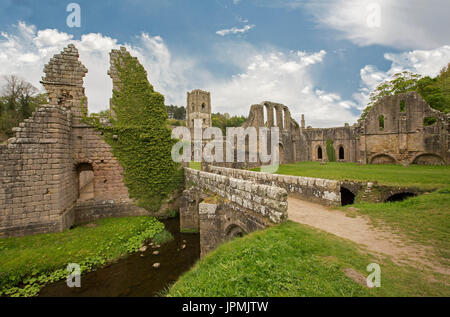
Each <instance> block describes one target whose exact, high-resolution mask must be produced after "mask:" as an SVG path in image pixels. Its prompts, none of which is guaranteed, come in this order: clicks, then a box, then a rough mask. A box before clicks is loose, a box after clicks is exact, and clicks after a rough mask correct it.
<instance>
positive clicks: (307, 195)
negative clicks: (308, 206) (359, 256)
mask: <svg viewBox="0 0 450 317" xmlns="http://www.w3.org/2000/svg"><path fill="white" fill-rule="evenodd" d="M209 169H210V171H211V172H212V173H216V174H219V175H223V176H228V177H233V178H238V179H244V180H247V181H251V182H252V183H256V184H266V185H269V186H277V187H280V188H284V189H285V190H286V192H287V193H288V195H292V196H297V197H298V198H301V199H306V200H309V201H314V202H318V203H321V204H324V205H328V206H338V205H340V203H341V194H340V185H339V182H338V181H335V180H328V179H321V178H312V177H301V176H288V175H277V174H268V173H261V172H253V171H247V170H239V169H232V168H224V167H218V166H210V167H209Z"/></svg>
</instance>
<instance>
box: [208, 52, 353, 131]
mask: <svg viewBox="0 0 450 317" xmlns="http://www.w3.org/2000/svg"><path fill="white" fill-rule="evenodd" d="M239 52H242V51H239ZM325 56H326V52H325V51H320V52H315V53H306V52H291V53H287V54H286V53H281V52H278V51H266V52H264V53H263V54H262V53H260V54H258V55H255V56H253V57H252V58H251V59H250V62H249V64H248V66H247V67H246V68H245V69H244V70H243V71H242V72H241V73H240V74H237V75H235V76H233V77H232V78H231V79H227V80H223V81H216V82H213V83H211V84H209V85H207V86H206V89H207V90H209V91H211V92H212V95H211V98H212V102H213V105H214V111H220V112H228V113H231V114H236V113H240V114H245V115H247V114H248V110H249V106H250V105H252V104H255V103H259V102H262V101H264V100H269V101H273V102H279V103H283V104H285V105H287V106H288V107H289V108H290V110H291V114H292V116H293V117H294V119H296V120H297V121H299V120H300V117H301V114H302V113H304V114H305V115H306V120H307V122H308V124H311V125H313V126H315V127H329V126H335V125H343V124H344V123H345V122H349V123H352V122H354V121H356V119H357V118H356V116H355V115H354V114H353V113H352V112H351V111H350V110H349V108H351V107H353V108H354V107H356V105H355V104H354V102H352V101H348V100H342V98H341V97H340V96H339V95H338V94H334V93H327V92H325V91H322V90H318V89H315V88H314V87H315V86H316V83H315V82H314V80H313V79H312V77H311V75H310V72H311V70H312V69H311V68H312V67H314V65H315V64H318V63H321V62H322V61H323V59H324V58H325ZM243 109H245V110H243ZM243 112H244V113H243Z"/></svg>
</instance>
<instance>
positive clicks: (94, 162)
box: [0, 45, 146, 236]
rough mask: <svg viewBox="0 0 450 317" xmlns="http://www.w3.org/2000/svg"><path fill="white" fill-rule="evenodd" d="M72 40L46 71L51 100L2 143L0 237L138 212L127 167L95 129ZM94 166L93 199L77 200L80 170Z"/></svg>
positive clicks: (136, 213)
mask: <svg viewBox="0 0 450 317" xmlns="http://www.w3.org/2000/svg"><path fill="white" fill-rule="evenodd" d="M78 57H79V55H78V51H77V49H76V48H75V46H73V45H69V46H68V47H67V48H65V49H64V50H63V51H62V52H61V53H60V54H56V55H55V56H54V57H53V58H52V59H51V60H50V62H49V63H48V64H47V65H46V66H45V68H44V73H45V75H44V77H43V78H42V84H43V85H44V87H45V89H46V90H47V92H48V94H49V104H48V105H44V106H41V107H39V108H38V109H37V111H36V112H34V113H33V115H32V116H31V117H30V118H29V119H26V120H25V121H24V122H23V123H21V124H20V125H19V127H17V128H14V130H13V131H14V132H15V134H16V135H15V138H12V139H10V140H8V142H7V143H6V144H3V145H0V236H17V235H25V234H33V233H40V232H52V231H61V230H64V229H66V228H68V227H70V226H71V225H73V224H74V223H75V222H79V221H90V220H94V219H98V218H101V217H104V216H113V215H120V216H121V215H139V214H146V212H145V211H144V210H142V209H139V208H129V206H130V203H131V201H130V199H129V197H128V190H127V188H126V186H125V184H124V183H123V180H122V178H123V169H122V167H121V166H120V164H119V162H118V161H117V160H116V159H115V158H114V156H113V155H112V153H111V147H110V146H109V145H108V144H107V143H105V142H104V141H103V139H102V137H101V135H100V133H99V132H97V131H96V130H95V129H94V128H93V127H91V126H88V125H86V124H84V123H83V115H84V114H85V113H87V99H86V97H85V95H84V88H83V77H84V76H85V74H86V73H87V69H86V68H85V67H84V66H83V65H82V64H81V62H79V60H78ZM85 170H92V171H93V174H94V186H93V187H94V198H93V199H90V200H88V201H84V202H83V203H82V204H80V203H79V202H77V200H78V196H79V181H80V180H79V175H80V173H81V172H82V171H85Z"/></svg>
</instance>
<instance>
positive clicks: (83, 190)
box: [76, 163, 94, 201]
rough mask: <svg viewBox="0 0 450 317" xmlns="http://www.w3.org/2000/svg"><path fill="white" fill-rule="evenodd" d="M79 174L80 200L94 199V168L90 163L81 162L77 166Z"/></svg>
mask: <svg viewBox="0 0 450 317" xmlns="http://www.w3.org/2000/svg"><path fill="white" fill-rule="evenodd" d="M76 170H77V175H78V200H79V201H86V200H90V199H94V169H93V167H92V164H90V163H80V164H78V165H77V166H76Z"/></svg>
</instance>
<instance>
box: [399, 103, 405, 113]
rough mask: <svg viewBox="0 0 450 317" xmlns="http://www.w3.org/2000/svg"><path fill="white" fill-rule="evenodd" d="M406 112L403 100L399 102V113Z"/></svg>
mask: <svg viewBox="0 0 450 317" xmlns="http://www.w3.org/2000/svg"><path fill="white" fill-rule="evenodd" d="M405 111H406V110H405V101H404V100H402V101H400V112H405Z"/></svg>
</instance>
